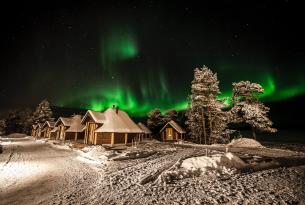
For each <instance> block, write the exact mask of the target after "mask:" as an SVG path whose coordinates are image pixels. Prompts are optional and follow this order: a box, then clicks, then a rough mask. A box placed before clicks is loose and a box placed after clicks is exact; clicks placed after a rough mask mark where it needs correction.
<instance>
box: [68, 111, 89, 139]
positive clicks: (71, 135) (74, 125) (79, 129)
mask: <svg viewBox="0 0 305 205" xmlns="http://www.w3.org/2000/svg"><path fill="white" fill-rule="evenodd" d="M81 121H82V117H81V116H80V115H74V116H73V117H72V118H71V126H70V127H69V128H68V129H67V130H66V133H65V139H70V140H71V139H73V140H80V139H81V140H83V139H84V130H85V125H82V124H81Z"/></svg>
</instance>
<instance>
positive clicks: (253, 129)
mask: <svg viewBox="0 0 305 205" xmlns="http://www.w3.org/2000/svg"><path fill="white" fill-rule="evenodd" d="M251 128H252V136H253V138H254V139H255V140H256V134H255V128H254V127H253V126H251Z"/></svg>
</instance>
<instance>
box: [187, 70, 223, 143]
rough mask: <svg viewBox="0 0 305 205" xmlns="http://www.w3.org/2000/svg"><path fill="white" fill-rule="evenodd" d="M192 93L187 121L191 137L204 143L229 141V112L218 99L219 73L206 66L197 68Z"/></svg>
mask: <svg viewBox="0 0 305 205" xmlns="http://www.w3.org/2000/svg"><path fill="white" fill-rule="evenodd" d="M191 93H192V94H191V96H190V101H191V103H190V107H189V109H188V111H187V117H188V120H187V122H186V123H187V125H188V129H189V130H190V133H191V137H192V138H193V139H195V140H196V141H197V142H199V143H204V144H210V143H215V142H225V141H227V140H226V138H227V137H228V135H226V134H225V131H226V127H227V113H225V112H223V111H222V110H221V107H222V102H220V101H218V100H217V99H216V98H217V95H218V94H219V93H220V92H219V81H218V80H217V74H216V73H215V74H214V73H213V72H212V71H211V70H210V69H209V68H208V67H206V66H204V67H203V68H200V69H199V68H196V69H195V70H194V80H193V81H192V86H191Z"/></svg>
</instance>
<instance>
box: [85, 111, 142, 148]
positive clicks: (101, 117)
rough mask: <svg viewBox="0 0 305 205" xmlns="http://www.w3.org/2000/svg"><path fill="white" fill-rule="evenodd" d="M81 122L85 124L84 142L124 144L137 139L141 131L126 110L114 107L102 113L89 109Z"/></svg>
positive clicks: (112, 144)
mask: <svg viewBox="0 0 305 205" xmlns="http://www.w3.org/2000/svg"><path fill="white" fill-rule="evenodd" d="M82 124H85V143H86V144H95V145H97V144H99V145H109V146H114V145H118V144H123V145H126V144H129V143H132V142H134V141H139V139H140V135H141V134H142V133H143V131H142V130H141V129H140V128H139V127H138V126H137V124H136V123H135V122H133V120H132V119H131V118H130V117H129V116H128V114H127V113H126V112H124V111H122V110H119V109H118V108H115V107H113V108H109V109H107V110H106V111H105V112H103V113H102V112H94V111H91V110H89V111H88V112H87V113H86V115H85V116H84V118H83V120H82Z"/></svg>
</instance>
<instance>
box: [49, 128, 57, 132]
mask: <svg viewBox="0 0 305 205" xmlns="http://www.w3.org/2000/svg"><path fill="white" fill-rule="evenodd" d="M57 131H58V127H54V128H53V129H52V130H51V131H50V132H57Z"/></svg>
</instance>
